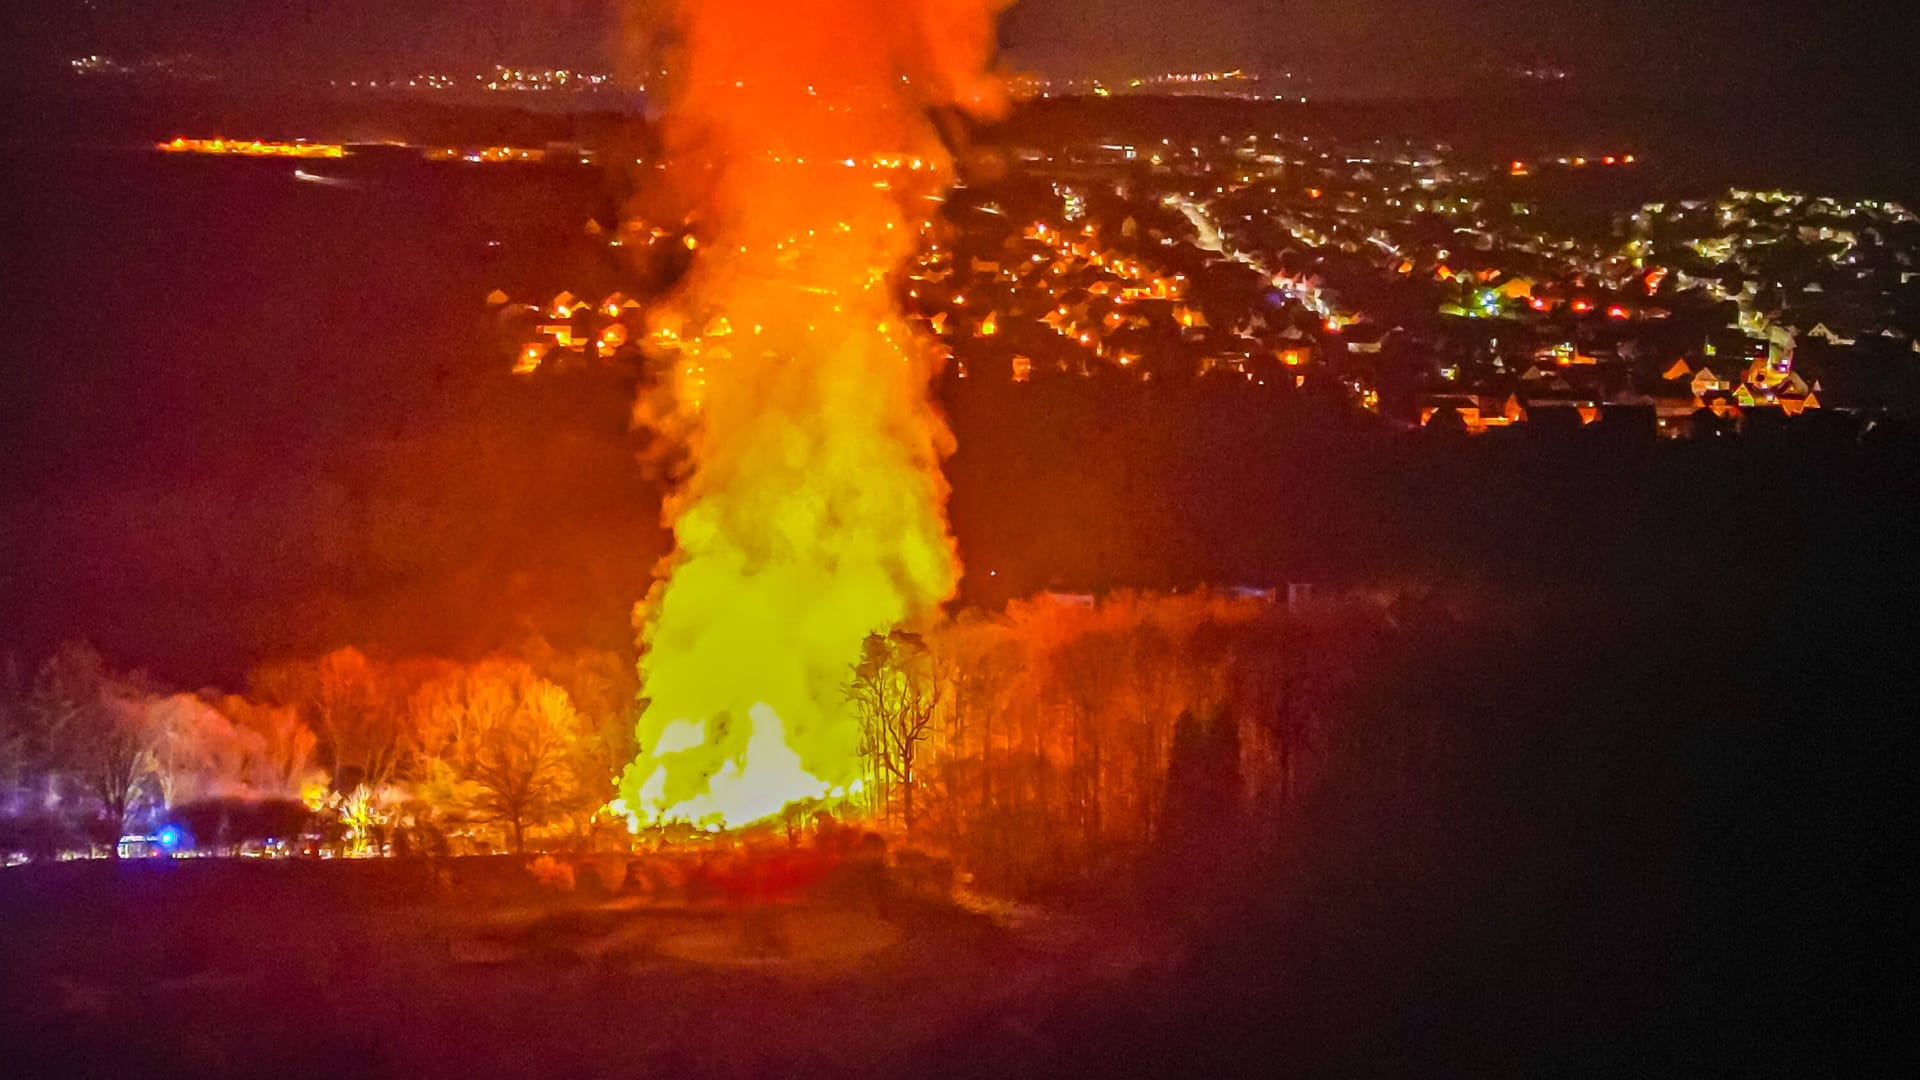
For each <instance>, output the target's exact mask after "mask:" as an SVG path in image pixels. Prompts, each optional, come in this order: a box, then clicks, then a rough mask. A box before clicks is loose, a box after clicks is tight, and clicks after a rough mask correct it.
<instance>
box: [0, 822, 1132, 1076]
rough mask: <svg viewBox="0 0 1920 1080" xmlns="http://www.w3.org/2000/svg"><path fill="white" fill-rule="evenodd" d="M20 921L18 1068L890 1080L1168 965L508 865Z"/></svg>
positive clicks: (9, 891)
mask: <svg viewBox="0 0 1920 1080" xmlns="http://www.w3.org/2000/svg"><path fill="white" fill-rule="evenodd" d="M0 919H4V923H5V925H6V926H7V933H6V935H5V939H4V945H0V950H4V959H3V960H0V963H4V967H5V970H6V971H7V972H8V978H7V979H6V980H5V985H6V989H5V990H4V991H3V992H0V993H4V1001H0V1016H3V1017H4V1019H0V1050H3V1052H4V1054H5V1060H7V1061H9V1062H10V1063H14V1064H11V1065H10V1066H9V1068H8V1069H7V1072H8V1075H11V1076H19V1077H24V1076H39V1075H49V1076H51V1075H60V1076H94V1075H98V1076H107V1075H121V1076H124V1075H147V1076H202V1077H208V1076H282V1077H299V1076H336V1077H337V1076H362V1075H393V1076H411V1077H435V1076H448V1077H453V1076H459V1077H472V1076H476V1075H503V1076H504V1075H521V1076H536V1075H537V1076H553V1077H590V1076H615V1075H620V1076H649V1075H654V1076H663V1075H679V1076H689V1075H795V1074H809V1075H810V1074H827V1073H832V1074H835V1075H848V1074H865V1073H875V1072H879V1073H887V1072H893V1071H897V1070H899V1069H901V1068H903V1067H904V1066H905V1064H906V1062H907V1061H909V1060H910V1059H912V1058H913V1057H914V1056H915V1055H917V1054H920V1053H923V1052H924V1048H925V1047H926V1046H928V1045H929V1044H932V1043H935V1042H937V1041H938V1040H940V1039H942V1038H943V1037H948V1036H951V1035H953V1034H954V1033H956V1032H960V1031H964V1030H972V1029H977V1028H979V1027H980V1026H981V1025H987V1026H989V1027H991V1026H992V1025H995V1024H997V1023H999V1022H1000V1021H999V1019H998V1018H999V1017H1001V1016H1003V1015H1013V1014H1015V1013H1016V1012H1018V1011H1021V1010H1022V1009H1024V1008H1026V1007H1027V1006H1029V1005H1030V1004H1031V1002H1030V1001H1029V999H1031V998H1033V997H1035V996H1049V997H1051V996H1058V995H1059V994H1061V993H1062V992H1063V991H1064V990H1066V989H1068V988H1071V987H1074V986H1077V985H1080V984H1081V983H1083V982H1086V981H1099V980H1101V979H1105V978H1108V977H1115V976H1119V975H1124V974H1127V973H1129V972H1132V971H1138V970H1140V968H1141V967H1142V966H1143V965H1147V964H1150V963H1153V962H1154V960H1153V956H1154V952H1153V947H1151V946H1148V945H1146V944H1144V943H1142V942H1140V941H1139V940H1138V935H1136V934H1133V933H1129V934H1127V935H1126V938H1125V939H1117V938H1116V935H1115V932H1114V931H1113V928H1111V927H1107V928H1103V929H1102V930H1101V931H1100V933H1099V935H1098V937H1099V941H1100V945H1099V947H1098V948H1097V949H1095V948H1091V947H1089V943H1090V941H1091V940H1092V938H1091V937H1090V936H1089V935H1090V934H1091V930H1090V928H1088V927H1085V926H1081V927H1077V928H1076V927H1074V926H1069V925H1067V924H1064V923H1060V922H1058V921H1045V920H1041V921H1037V922H1035V921H1023V922H1022V924H1021V925H1019V926H1018V927H1010V926H1007V925H1005V920H998V921H999V922H1000V923H1001V925H996V920H990V919H988V918H987V917H985V916H982V915H978V914H971V913H969V912H967V911H964V910H961V909H959V908H955V907H950V906H946V905H936V904H932V903H928V902H914V903H904V902H893V903H886V902H883V903H881V904H878V905H876V904H874V903H872V902H870V901H869V902H861V901H856V900H851V899H844V898H843V899H839V900H824V901H816V902H809V903H805V904H799V905H789V906H767V907H757V908H724V907H715V906H702V907H697V908H690V907H687V906H684V905H682V906H674V907H654V906H642V905H641V903H640V902H639V901H635V900H632V899H624V900H623V899H620V898H617V897H614V896H612V895H610V894H609V893H607V892H605V891H604V890H601V889H599V888H598V887H596V886H593V885H590V884H588V883H585V882H583V884H582V885H581V886H580V887H579V888H578V889H577V890H575V891H573V892H568V893H561V892H556V891H554V890H550V889H546V888H544V887H542V886H540V885H538V884H537V883H536V882H535V881H534V880H533V878H532V876H531V875H529V874H528V873H527V872H526V871H525V870H524V869H523V864H522V863H521V862H520V861H519V860H513V859H505V858H502V859H497V860H488V859H472V860H455V861H453V862H452V863H450V864H445V865H436V864H434V863H431V862H426V861H401V862H394V861H383V862H354V863H349V862H325V863H315V862H271V863H269V862H237V861H215V860H204V861H203V860H191V861H189V860H181V861H175V862H167V861H157V860H156V861H148V862H140V863H128V864H125V865H118V866H116V865H113V864H110V863H106V862H95V863H69V864H61V865H53V866H44V867H33V868H17V869H15V870H13V871H10V872H8V873H7V874H6V875H5V876H4V878H3V879H0ZM1008 1038H1010V1039H1017V1036H1016V1035H1014V1034H1012V1033H1009V1035H1008Z"/></svg>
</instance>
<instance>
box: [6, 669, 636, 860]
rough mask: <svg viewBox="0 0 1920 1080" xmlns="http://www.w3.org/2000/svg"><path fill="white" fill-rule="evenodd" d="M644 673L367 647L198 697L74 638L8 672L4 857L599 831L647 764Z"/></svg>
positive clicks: (450, 845) (455, 843)
mask: <svg viewBox="0 0 1920 1080" xmlns="http://www.w3.org/2000/svg"><path fill="white" fill-rule="evenodd" d="M633 678H634V676H633V674H632V667H631V664H630V662H629V661H628V660H626V659H624V658H622V657H620V656H618V655H616V654H613V653H600V652H593V651H581V652H574V653H567V652H562V651H559V650H555V649H552V648H550V647H548V646H547V645H546V644H545V643H544V642H534V643H532V644H530V645H529V646H528V647H526V648H524V649H523V650H521V651H520V655H517V656H512V657H508V656H500V657H492V658H487V659H483V660H479V661H475V662H456V661H450V660H442V659H403V660H382V659H376V658H373V657H369V656H368V655H366V654H365V653H362V652H361V651H360V650H358V649H355V648H351V647H348V648H342V649H338V650H336V651H334V652H331V653H328V654H326V655H324V656H321V657H319V658H317V659H311V660H299V661H284V662H276V663H270V664H265V665H262V666H260V667H258V668H256V669H255V670H254V671H253V672H252V673H251V675H250V676H249V678H248V685H247V688H246V692H245V693H241V694H233V693H225V692H222V691H219V690H201V691H194V692H189V691H178V690H173V689H170V688H168V687H166V686H164V685H162V684H160V683H159V682H158V681H157V680H155V679H153V678H151V677H150V676H148V675H146V674H144V673H142V672H138V671H135V672H120V671H115V670H113V669H112V668H111V667H110V666H109V665H108V663H107V662H106V660H105V659H104V658H102V657H101V655H100V654H99V652H97V651H96V650H95V649H93V648H92V647H91V646H89V645H87V644H85V643H69V644H67V645H63V646H62V647H61V648H60V649H59V650H58V651H56V652H55V653H54V654H53V655H52V656H50V657H48V658H47V659H46V660H45V661H44V662H42V663H41V664H40V665H39V666H38V668H36V669H33V670H32V671H31V672H28V671H27V670H26V669H25V668H24V667H23V666H22V665H20V664H19V663H18V662H11V661H10V662H8V663H7V664H6V666H5V669H4V671H0V847H4V848H6V849H8V850H12V851H20V852H25V853H31V854H40V855H47V854H52V853H54V852H57V851H67V850H76V849H85V848H89V847H92V848H96V849H97V848H107V849H113V848H114V847H115V846H116V843H117V841H118V840H119V839H120V838H121V837H122V836H124V835H127V834H129V833H133V834H139V833H144V832H150V831H153V830H155V829H158V828H160V827H161V826H163V825H164V824H167V823H185V824H187V825H188V827H189V831H190V833H192V834H193V835H192V836H191V840H193V841H197V842H199V843H200V844H202V845H212V846H220V845H222V844H225V845H228V846H231V845H233V844H237V843H239V842H241V841H244V840H265V839H268V838H269V837H273V836H275V835H276V834H277V836H278V837H279V838H282V839H286V840H289V841H290V840H293V839H294V838H295V837H297V836H298V835H299V834H300V833H301V832H303V831H306V830H307V829H309V828H317V829H318V830H319V832H320V834H321V835H324V836H328V838H329V839H331V840H333V841H335V842H337V843H339V844H341V845H342V846H345V847H348V848H353V847H359V848H361V849H363V850H407V849H412V848H420V849H423V850H428V851H442V852H444V851H449V850H499V849H502V848H508V847H510V848H512V849H515V850H524V848H525V846H526V844H527V842H528V839H529V837H530V836H533V835H535V834H542V835H575V836H581V835H585V834H586V833H587V832H588V831H589V830H590V829H591V828H592V827H593V825H594V824H595V812H596V811H597V810H598V809H599V808H600V807H601V806H603V805H604V804H605V802H606V800H607V799H609V798H611V796H612V780H611V778H612V776H613V774H614V773H615V772H616V771H617V770H618V767H619V765H620V763H622V762H624V761H625V760H626V758H627V757H628V756H630V753H629V751H630V747H631V731H632V727H633V718H634V706H633V700H634V691H633V687H632V683H633ZM262 806H266V807H274V806H278V807H280V808H281V810H282V812H278V813H275V812H264V813H263V812H262V811H261V809H260V808H261V807H262ZM302 811H304V812H305V813H302ZM194 825H201V826H203V827H202V828H199V829H195V828H193V826H194ZM290 830H291V833H290ZM202 833H204V834H205V835H201V834H202Z"/></svg>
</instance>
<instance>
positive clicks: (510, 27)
mask: <svg viewBox="0 0 1920 1080" xmlns="http://www.w3.org/2000/svg"><path fill="white" fill-rule="evenodd" d="M6 6H7V7H8V8H10V9H11V10H10V11H9V12H8V13H7V15H5V16H0V18H24V19H25V20H26V22H27V24H28V25H27V26H26V27H25V30H26V32H25V33H23V34H20V35H17V36H18V37H20V38H21V39H22V40H30V41H33V42H36V43H38V46H39V47H40V48H41V50H42V51H44V52H47V53H49V54H50V55H63V54H65V55H71V54H79V53H85V52H93V51H100V52H108V53H112V54H119V55H138V54H140V53H142V52H149V53H152V52H168V51H194V52H197V53H201V54H203V55H207V56H210V57H216V58H219V59H222V60H223V61H226V62H230V63H240V64H248V65H257V66H260V67H270V68H272V69H274V70H278V71H285V72H287V73H295V72H307V73H311V74H329V75H331V74H342V73H345V72H357V71H365V70H367V69H379V68H381V67H383V66H398V67H402V68H408V67H412V66H414V65H418V66H419V67H421V68H432V67H436V66H440V67H445V68H449V69H466V70H474V69H477V68H481V67H484V66H486V65H489V64H492V63H495V62H501V63H508V64H514V65H529V66H531V65H543V66H544V65H567V66H575V67H585V68H605V67H608V66H610V65H609V61H608V59H607V58H608V55H609V48H608V44H609V38H610V36H611V32H612V31H611V27H612V26H613V25H614V23H615V21H616V20H615V18H614V13H615V12H616V11H617V9H618V7H619V3H618V2H617V0H301V2H299V3H288V2H285V0H11V2H10V3H9V4H8V5H6ZM794 7H795V9H796V11H800V10H803V9H804V8H805V4H804V3H796V4H795V5H794ZM1893 7H1894V5H1892V4H1879V3H1865V2H1854V3H1826V2H1821V0H1584V2H1578V0H1190V2H1186V3H1174V2H1168V0H1023V2H1021V3H1019V4H1017V5H1016V6H1015V7H1014V9H1013V10H1012V11H1011V12H1010V13H1009V14H1008V15H1007V16H1006V18H1005V19H1004V23H1003V40H1004V43H1005V44H1006V46H1007V48H1008V53H1009V56H1010V57H1011V58H1012V60H1013V61H1014V63H1015V64H1016V66H1021V67H1026V68H1031V69H1036V70H1039V71H1041V72H1044V73H1046V74H1051V75H1095V76H1102V77H1111V78H1124V77H1127V76H1131V75H1136V74H1145V73H1150V72H1153V71H1156V70H1163V69H1168V68H1174V69H1201V68H1213V67H1234V66H1246V67H1257V68H1261V69H1267V70H1279V69H1286V68H1291V69H1294V70H1296V71H1298V72H1300V73H1301V74H1302V75H1303V76H1311V78H1312V80H1313V85H1314V88H1315V89H1316V90H1317V91H1319V92H1322V93H1332V94H1349V93H1381V92H1397V93H1408V92H1420V91H1423V90H1424V91H1430V92H1431V91H1435V90H1456V91H1457V90H1463V89H1465V90H1471V89H1472V88H1473V87H1474V86H1476V85H1477V84H1478V82H1480V81H1484V79H1485V77H1486V75H1487V73H1490V72H1499V71H1502V70H1504V69H1508V68H1511V67H1514V66H1520V65H1527V64H1539V63H1547V64H1552V65H1555V66H1559V67H1563V68H1567V69H1569V70H1570V71H1572V72H1573V73H1575V75H1576V76H1577V77H1578V78H1579V79H1580V81H1581V82H1582V83H1583V84H1584V85H1585V86H1587V87H1589V88H1592V89H1600V90H1610V91H1611V90H1648V91H1653V92H1656V93H1657V92H1659V91H1661V90H1663V89H1672V90H1694V89H1699V88H1722V89H1726V90H1743V89H1773V90H1780V89H1784V90H1789V91H1794V90H1798V91H1810V90H1811V89H1812V88H1814V87H1819V88H1820V89H1821V90H1822V91H1823V92H1828V93H1831V92H1834V91H1835V90H1836V89H1837V88H1845V89H1857V90H1862V91H1866V92H1868V93H1869V94H1871V95H1881V94H1886V93H1890V92H1896V91H1895V90H1894V89H1893V88H1896V87H1898V86H1899V85H1902V84H1904V83H1905V81H1906V80H1904V79H1899V78H1894V77H1893V76H1895V75H1897V73H1898V72H1899V70H1900V69H1899V60H1900V58H1901V56H1902V55H1903V54H1906V53H1908V51H1909V50H1910V48H1911V46H1912V44H1913V41H1912V32H1911V31H1904V30H1901V29H1900V25H1899V23H1898V22H1896V21H1894V20H1892V19H1891V18H1890V17H1886V16H1889V15H1890V14H1891V13H1892V11H1893Z"/></svg>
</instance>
